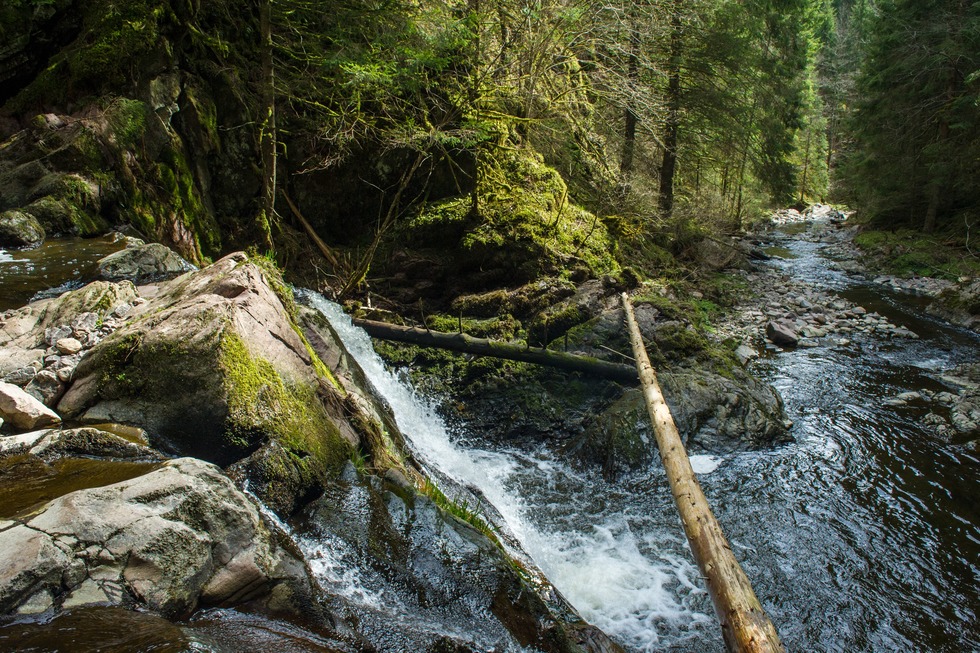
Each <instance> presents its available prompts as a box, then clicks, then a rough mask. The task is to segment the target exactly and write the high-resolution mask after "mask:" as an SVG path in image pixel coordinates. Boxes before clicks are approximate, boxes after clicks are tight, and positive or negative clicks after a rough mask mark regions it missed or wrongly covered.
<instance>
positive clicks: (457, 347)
mask: <svg viewBox="0 0 980 653" xmlns="http://www.w3.org/2000/svg"><path fill="white" fill-rule="evenodd" d="M354 325H355V326H359V327H361V328H362V329H364V330H365V331H367V333H368V335H369V336H371V337H372V338H379V339H381V340H394V341H397V342H407V343H410V344H413V345H422V346H424V347H437V348H439V349H449V350H451V351H458V352H463V353H466V354H474V355H477V356H492V357H493V358H506V359H508V360H515V361H522V362H525V363H536V364H538V365H548V366H550V367H557V368H559V369H563V370H569V371H574V372H582V373H585V374H591V375H592V376H598V377H601V378H604V379H611V380H613V381H619V382H620V383H630V384H632V385H636V384H637V383H638V382H639V381H638V379H637V376H636V369H635V368H633V366H632V365H623V364H621V363H611V362H609V361H604V360H599V359H598V358H592V357H591V356H580V355H576V354H569V353H567V352H562V351H553V350H551V349H544V348H540V347H525V346H524V345H519V344H513V343H507V342H500V341H498V340H488V339H487V338H474V337H473V336H468V335H466V334H465V333H445V332H442V331H431V330H429V329H419V328H417V327H405V326H398V325H396V324H388V323H387V322H376V321H374V320H356V319H355V320H354Z"/></svg>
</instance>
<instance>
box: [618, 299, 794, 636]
mask: <svg viewBox="0 0 980 653" xmlns="http://www.w3.org/2000/svg"><path fill="white" fill-rule="evenodd" d="M622 299H623V309H624V311H625V313H626V326H627V328H628V330H629V334H630V342H631V343H632V345H633V358H634V359H635V360H636V369H637V372H639V376H640V382H641V383H642V385H643V396H644V399H645V400H646V405H647V411H648V412H649V414H650V420H651V421H652V422H653V430H654V435H655V436H656V438H657V446H658V447H659V449H660V459H661V460H662V461H663V465H664V470H665V471H666V473H667V480H668V482H669V483H670V490H671V492H672V493H673V495H674V503H676V504H677V511H678V512H679V513H680V516H681V522H682V523H683V525H684V533H685V534H686V535H687V541H688V544H689V545H690V547H691V552H692V553H693V554H694V559H695V561H696V562H697V563H698V567H699V568H700V569H701V573H702V574H703V575H704V578H705V581H706V582H707V584H708V593H709V594H710V595H711V601H712V603H714V606H715V613H716V614H717V615H718V619H719V621H720V622H721V631H722V635H723V637H724V639H725V646H726V648H727V649H728V650H729V651H730V652H732V653H776V652H783V653H784V652H785V649H784V648H783V645H782V643H781V642H780V641H779V634H778V633H777V632H776V627H775V626H774V625H773V623H772V621H770V619H769V616H768V615H767V614H766V612H765V611H764V610H763V609H762V605H761V604H760V603H759V599H758V598H756V596H755V592H754V591H753V590H752V584H751V583H750V582H749V579H748V577H747V576H746V575H745V572H744V571H742V568H741V566H739V564H738V560H736V559H735V555H734V554H733V553H732V549H731V546H730V545H729V544H728V540H727V539H726V538H725V534H724V533H723V532H722V530H721V526H720V525H719V524H718V520H717V519H715V516H714V514H712V512H711V508H710V507H709V506H708V500H707V499H706V498H705V496H704V492H702V491H701V486H700V485H699V484H698V479H697V477H696V476H695V475H694V470H693V469H692V468H691V461H690V459H689V458H688V457H687V452H686V451H685V450H684V443H683V442H682V441H681V437H680V434H679V433H678V431H677V426H676V425H675V424H674V419H673V417H672V416H671V414H670V408H668V407H667V403H666V402H665V401H664V397H663V393H662V392H661V391H660V384H659V383H657V375H656V373H655V372H654V370H653V366H652V365H651V364H650V358H649V357H648V356H647V352H646V348H645V347H644V345H643V336H642V335H641V334H640V327H639V326H638V325H637V323H636V317H635V316H634V315H633V306H632V304H631V303H630V300H629V296H628V295H627V294H626V293H623V296H622Z"/></svg>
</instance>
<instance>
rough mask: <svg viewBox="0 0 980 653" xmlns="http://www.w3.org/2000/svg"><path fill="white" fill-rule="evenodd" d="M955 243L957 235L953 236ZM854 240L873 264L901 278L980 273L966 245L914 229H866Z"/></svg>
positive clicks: (979, 265) (943, 277) (947, 277)
mask: <svg viewBox="0 0 980 653" xmlns="http://www.w3.org/2000/svg"><path fill="white" fill-rule="evenodd" d="M950 241H952V242H955V241H956V238H954V237H951V238H950ZM854 243H855V244H856V245H857V246H858V247H860V248H861V249H862V250H863V251H864V252H865V253H866V254H867V255H869V256H871V258H872V265H873V266H875V267H877V268H880V269H881V270H883V271H885V272H887V273H889V274H894V275H896V276H900V277H912V276H929V277H939V278H942V279H948V280H951V281H955V280H956V279H957V278H958V277H961V276H977V275H978V274H980V261H978V260H977V259H976V258H974V257H971V256H968V255H967V251H966V249H965V247H960V246H957V245H955V244H953V245H951V244H949V243H948V242H947V241H946V239H940V238H939V237H932V236H927V235H924V234H922V233H921V232H919V231H915V230H912V229H899V230H897V231H870V230H869V231H863V232H861V233H860V234H858V235H857V236H855V237H854Z"/></svg>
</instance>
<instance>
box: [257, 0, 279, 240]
mask: <svg viewBox="0 0 980 653" xmlns="http://www.w3.org/2000/svg"><path fill="white" fill-rule="evenodd" d="M259 31H260V34H259V37H260V39H261V50H262V62H261V66H262V70H261V76H262V82H261V84H262V91H261V96H262V118H261V122H260V127H259V151H260V153H261V156H262V206H261V209H260V211H261V217H260V221H259V222H260V228H262V229H263V231H264V232H265V233H264V234H263V235H264V237H265V240H266V247H268V248H269V249H270V250H271V249H272V248H273V245H272V223H273V221H274V219H275V211H276V140H277V135H276V78H275V68H274V67H273V62H272V0H260V1H259Z"/></svg>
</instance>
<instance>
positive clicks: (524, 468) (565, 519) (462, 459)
mask: <svg viewBox="0 0 980 653" xmlns="http://www.w3.org/2000/svg"><path fill="white" fill-rule="evenodd" d="M302 292H303V296H304V298H305V299H307V300H308V301H309V303H310V304H311V305H312V306H314V307H315V308H317V309H319V310H320V311H321V312H322V313H323V314H324V315H325V316H326V317H327V319H328V320H329V321H330V323H331V324H332V325H333V327H334V329H336V330H337V332H338V334H339V335H340V337H341V339H342V340H343V342H344V345H345V347H346V348H347V350H348V351H349V352H350V353H351V355H352V356H353V357H354V358H355V359H356V360H357V362H358V363H359V364H360V366H361V367H362V369H363V370H364V373H365V375H366V376H367V377H368V379H369V380H370V382H371V383H372V384H373V385H374V387H375V390H376V391H377V392H378V393H379V394H380V395H381V396H383V397H384V398H385V399H386V400H387V401H388V403H389V405H390V406H391V408H392V411H393V413H394V415H395V419H396V421H397V423H398V427H399V429H400V430H401V432H402V433H403V434H404V435H405V438H406V440H407V441H408V442H409V443H410V446H412V447H413V453H415V455H416V456H417V457H418V458H419V459H420V460H421V461H422V462H423V464H425V465H426V466H428V467H430V468H437V469H439V470H440V471H441V472H442V473H443V474H446V475H448V476H450V477H451V478H453V479H454V480H456V481H457V482H459V483H460V484H462V485H464V486H473V487H476V488H478V489H479V490H480V492H482V494H483V495H484V497H485V498H486V499H487V500H489V501H490V502H491V503H492V504H493V506H494V507H495V508H496V510H497V511H498V512H499V513H500V515H501V516H502V517H503V519H504V521H505V522H506V527H507V528H508V529H509V530H510V532H511V533H512V534H513V535H514V536H515V537H516V538H517V539H518V540H519V541H520V543H521V546H522V547H523V548H524V550H525V551H526V552H527V553H529V554H530V555H531V557H532V558H533V559H534V562H535V563H536V564H537V565H538V567H540V569H541V570H542V571H543V572H544V573H545V575H546V576H547V577H548V579H549V580H550V581H551V582H552V583H553V584H554V585H555V587H556V588H557V589H558V590H559V591H560V592H561V593H562V594H563V595H564V596H565V598H567V599H568V600H569V601H570V602H571V603H572V605H574V606H575V608H576V609H577V610H578V611H579V612H580V613H581V614H582V616H583V617H584V618H585V619H586V620H588V621H590V622H591V623H593V624H595V625H596V626H598V627H599V628H601V629H603V630H604V631H605V632H607V633H608V634H610V635H612V636H613V637H615V638H616V639H617V640H619V642H620V643H622V644H624V645H626V646H628V647H629V648H631V649H633V650H639V651H653V650H661V648H662V646H663V639H662V638H663V633H664V632H665V631H670V633H671V639H672V640H674V641H676V640H677V639H678V637H679V638H681V639H684V638H686V637H700V636H702V635H703V634H704V633H705V631H706V630H709V629H711V628H713V618H712V617H709V616H708V615H707V614H704V613H702V612H699V611H696V610H693V609H691V607H690V606H689V604H690V603H691V602H692V600H693V601H694V602H698V600H699V597H701V595H703V593H704V590H703V589H701V587H700V585H698V584H696V583H695V582H694V581H695V579H696V578H697V576H698V572H697V568H696V567H695V566H694V565H693V563H692V562H691V561H690V558H689V557H687V556H685V555H683V554H681V555H678V551H683V550H684V546H683V544H682V543H681V541H680V539H679V538H678V539H670V538H668V539H667V540H665V539H664V535H663V528H662V527H660V526H659V525H658V524H656V523H651V520H649V519H648V518H647V517H646V516H645V515H639V516H637V515H633V516H630V515H629V514H627V513H628V510H626V509H624V508H623V505H624V502H625V501H628V500H629V495H630V492H628V491H627V492H626V493H624V492H623V489H622V488H621V487H612V486H609V487H603V486H602V485H601V484H602V483H603V482H602V481H601V479H596V478H593V477H591V476H586V475H583V474H576V473H574V472H572V471H571V470H569V469H568V468H567V467H566V466H565V465H564V464H562V463H561V462H559V461H556V460H554V459H553V457H552V456H551V455H550V453H548V452H536V453H533V454H528V453H527V452H510V451H487V450H483V449H478V448H464V447H461V446H458V445H457V444H456V443H455V442H454V438H453V437H452V435H451V434H450V432H449V430H448V429H447V427H446V425H445V423H444V422H443V420H442V419H441V418H440V417H439V415H438V414H437V413H436V411H435V409H434V407H433V405H432V404H431V403H429V402H428V401H426V400H425V399H424V398H422V397H420V396H419V395H418V394H416V392H415V391H414V389H413V388H411V386H410V385H408V384H407V383H406V382H405V381H404V380H402V379H399V378H398V377H396V376H395V375H394V374H392V373H391V372H390V371H389V370H388V369H386V367H385V365H384V363H383V362H382V360H381V359H380V358H379V357H378V355H377V354H376V353H375V351H374V348H373V346H372V345H371V340H370V338H369V337H368V336H367V334H366V333H365V332H364V331H363V330H361V329H359V328H357V327H354V326H353V325H352V323H351V320H350V318H349V317H348V316H347V315H346V314H344V312H343V310H342V309H341V308H340V306H338V305H336V304H334V303H332V302H329V301H327V300H326V299H324V298H323V297H321V296H320V295H317V294H315V293H311V292H308V291H302ZM705 458H706V460H704V461H702V462H703V463H704V465H703V469H704V470H705V471H710V469H714V468H715V467H717V465H718V464H719V462H720V461H718V460H717V459H711V458H709V457H707V456H706V457H705ZM597 484H599V485H598V486H597ZM606 491H608V494H609V497H608V499H609V501H607V500H606V498H607V497H605V496H604V495H603V493H604V492H606ZM667 500H669V495H668V497H667ZM677 529H678V533H679V532H680V526H679V524H677Z"/></svg>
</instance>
